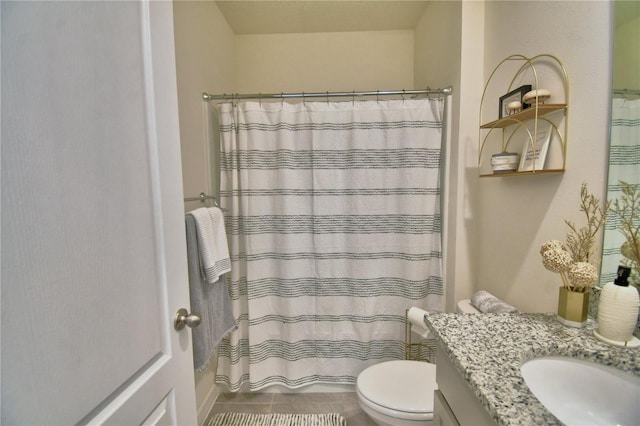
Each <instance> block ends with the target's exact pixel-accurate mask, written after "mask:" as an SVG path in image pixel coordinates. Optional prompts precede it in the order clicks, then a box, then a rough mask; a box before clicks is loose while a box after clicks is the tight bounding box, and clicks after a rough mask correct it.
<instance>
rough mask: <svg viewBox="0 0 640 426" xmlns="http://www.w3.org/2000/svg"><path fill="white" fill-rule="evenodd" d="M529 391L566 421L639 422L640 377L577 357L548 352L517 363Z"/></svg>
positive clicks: (637, 423)
mask: <svg viewBox="0 0 640 426" xmlns="http://www.w3.org/2000/svg"><path fill="white" fill-rule="evenodd" d="M520 371H521V372H522V377H523V378H524V381H525V382H526V384H527V386H529V389H530V390H531V392H532V393H533V394H534V395H535V396H536V398H538V400H539V401H540V402H541V403H542V405H544V406H545V407H546V408H547V409H548V410H549V411H550V412H551V413H552V414H553V415H554V416H556V417H557V418H558V419H559V420H560V421H561V422H563V423H565V424H566V425H640V377H638V376H634V375H632V374H629V373H625V372H624V371H621V370H618V369H616V368H614V367H608V366H604V365H600V364H596V363H594V362H587V361H582V360H579V359H574V358H569V357H560V356H548V357H541V358H534V359H532V360H530V361H527V362H525V363H524V364H523V365H522V367H520Z"/></svg>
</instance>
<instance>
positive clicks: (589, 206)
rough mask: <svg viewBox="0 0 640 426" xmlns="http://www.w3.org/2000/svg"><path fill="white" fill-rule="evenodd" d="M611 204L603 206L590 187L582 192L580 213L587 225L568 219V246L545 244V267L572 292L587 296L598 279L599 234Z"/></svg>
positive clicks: (583, 186) (541, 252) (557, 242)
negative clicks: (582, 214) (590, 191)
mask: <svg viewBox="0 0 640 426" xmlns="http://www.w3.org/2000/svg"><path fill="white" fill-rule="evenodd" d="M608 208H609V203H606V204H605V206H604V207H601V206H600V200H599V199H597V198H596V197H595V196H594V195H593V194H591V193H589V190H588V188H587V184H586V183H583V184H582V188H581V189H580V211H582V212H584V214H585V215H586V217H587V225H586V226H583V227H581V228H579V227H578V226H576V224H575V223H573V222H571V221H568V220H565V223H566V224H567V226H568V227H569V233H568V234H567V244H566V247H565V245H564V244H563V243H562V242H560V241H558V240H550V241H547V242H546V243H544V244H543V245H542V247H541V248H540V254H541V255H542V264H543V265H544V267H545V268H547V269H548V270H550V271H552V272H557V273H559V274H560V277H561V278H562V286H563V287H565V288H566V289H567V290H569V291H573V292H578V293H586V292H587V291H589V287H591V286H592V285H593V284H594V283H595V282H596V281H597V280H598V269H597V268H596V265H594V263H596V264H597V263H598V262H597V261H596V260H595V259H594V256H593V255H594V254H595V242H596V235H597V233H598V231H599V230H600V228H602V226H603V224H604V220H605V217H606V212H607V210H608Z"/></svg>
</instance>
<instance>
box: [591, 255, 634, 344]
mask: <svg viewBox="0 0 640 426" xmlns="http://www.w3.org/2000/svg"><path fill="white" fill-rule="evenodd" d="M630 273H631V268H627V267H626V266H619V267H618V274H617V277H616V279H615V280H614V281H613V282H610V283H607V284H605V286H604V287H603V288H602V292H601V293H600V302H599V304H598V330H597V331H595V335H596V337H598V338H599V339H601V340H604V341H605V342H607V343H611V344H613V345H617V346H636V342H638V343H639V344H640V341H639V340H638V339H637V338H635V337H634V336H633V331H634V330H635V328H636V324H637V322H638V311H639V310H640V296H639V295H638V290H636V288H635V287H634V286H629V281H628V278H629V274H630Z"/></svg>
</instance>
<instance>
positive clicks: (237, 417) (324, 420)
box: [207, 413, 347, 426]
mask: <svg viewBox="0 0 640 426" xmlns="http://www.w3.org/2000/svg"><path fill="white" fill-rule="evenodd" d="M207 426H347V421H346V420H345V419H344V418H343V417H342V416H341V415H340V414H336V413H331V414H243V413H221V414H216V415H214V416H213V418H212V419H211V421H210V422H209V424H208V425H207Z"/></svg>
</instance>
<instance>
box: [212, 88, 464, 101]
mask: <svg viewBox="0 0 640 426" xmlns="http://www.w3.org/2000/svg"><path fill="white" fill-rule="evenodd" d="M452 90H453V89H452V88H451V87H445V88H444V89H418V90H376V91H368V92H356V91H353V92H312V93H305V92H302V93H257V94H256V93H254V94H237V93H236V94H222V95H210V94H209V93H206V92H203V93H202V99H203V100H204V101H206V102H208V101H213V100H236V99H290V98H303V99H306V98H336V97H342V98H346V97H356V96H403V95H450V94H451V92H452Z"/></svg>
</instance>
